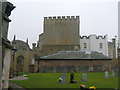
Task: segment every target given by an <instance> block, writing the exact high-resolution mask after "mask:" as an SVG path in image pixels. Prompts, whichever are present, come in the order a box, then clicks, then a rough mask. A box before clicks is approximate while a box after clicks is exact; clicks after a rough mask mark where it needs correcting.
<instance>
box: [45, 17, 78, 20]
mask: <svg viewBox="0 0 120 90" xmlns="http://www.w3.org/2000/svg"><path fill="white" fill-rule="evenodd" d="M59 19H61V20H62V19H66V20H67V19H71V20H76V19H79V16H53V17H44V20H59Z"/></svg>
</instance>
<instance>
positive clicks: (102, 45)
mask: <svg viewBox="0 0 120 90" xmlns="http://www.w3.org/2000/svg"><path fill="white" fill-rule="evenodd" d="M80 50H81V51H88V52H89V51H97V52H99V53H103V54H104V55H106V56H108V42H107V35H105V36H96V35H95V34H90V35H89V36H80Z"/></svg>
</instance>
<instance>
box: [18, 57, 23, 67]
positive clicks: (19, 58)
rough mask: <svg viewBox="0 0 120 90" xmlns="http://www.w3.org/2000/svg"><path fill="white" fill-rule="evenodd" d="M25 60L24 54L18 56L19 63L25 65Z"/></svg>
mask: <svg viewBox="0 0 120 90" xmlns="http://www.w3.org/2000/svg"><path fill="white" fill-rule="evenodd" d="M23 62H24V57H23V56H18V57H17V64H18V65H23Z"/></svg>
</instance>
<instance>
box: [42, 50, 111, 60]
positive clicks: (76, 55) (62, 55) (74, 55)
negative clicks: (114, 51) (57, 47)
mask: <svg viewBox="0 0 120 90" xmlns="http://www.w3.org/2000/svg"><path fill="white" fill-rule="evenodd" d="M41 59H111V58H109V57H107V56H105V55H103V54H102V53H98V52H96V51H92V52H83V51H61V52H58V53H56V54H52V55H47V56H43V57H41Z"/></svg>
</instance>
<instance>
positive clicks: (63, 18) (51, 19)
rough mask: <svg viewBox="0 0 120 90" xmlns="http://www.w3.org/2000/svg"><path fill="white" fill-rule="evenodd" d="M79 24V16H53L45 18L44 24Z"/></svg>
mask: <svg viewBox="0 0 120 90" xmlns="http://www.w3.org/2000/svg"><path fill="white" fill-rule="evenodd" d="M76 21H77V22H78V23H79V16H76V17H75V16H53V17H44V23H46V24H47V23H59V22H62V23H65V22H67V23H68V22H76Z"/></svg>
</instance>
